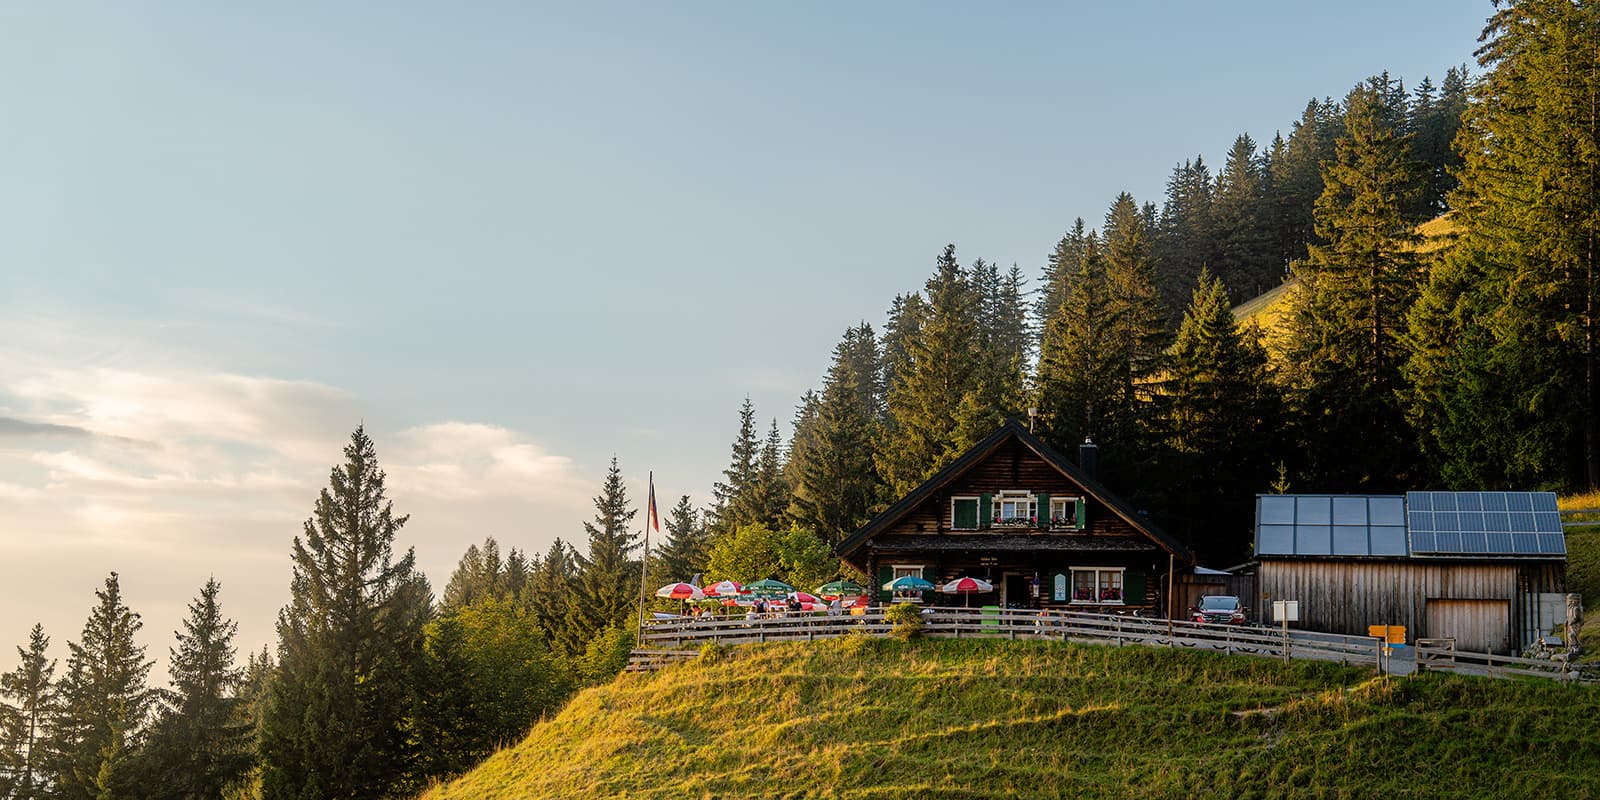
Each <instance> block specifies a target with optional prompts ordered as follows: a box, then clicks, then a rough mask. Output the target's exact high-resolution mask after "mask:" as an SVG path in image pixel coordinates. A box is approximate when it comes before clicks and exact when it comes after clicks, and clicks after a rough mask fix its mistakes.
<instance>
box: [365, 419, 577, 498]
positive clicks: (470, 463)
mask: <svg viewBox="0 0 1600 800" xmlns="http://www.w3.org/2000/svg"><path fill="white" fill-rule="evenodd" d="M395 439H396V444H397V446H396V448H395V450H394V453H395V455H394V458H393V460H392V461H391V462H390V463H393V464H394V466H391V467H388V468H387V470H388V472H389V474H390V475H391V476H393V478H394V484H395V486H397V487H399V486H404V487H405V488H406V489H408V490H410V491H417V492H422V493H425V494H428V495H431V496H433V497H440V498H447V499H468V498H482V497H491V496H516V495H521V496H527V497H542V498H547V499H551V500H556V501H558V502H563V503H565V502H569V501H570V498H571V497H572V496H573V493H574V492H577V493H578V494H577V496H578V497H579V498H583V497H585V494H584V492H586V491H587V490H588V489H589V484H588V483H586V482H584V481H581V480H579V479H578V478H577V477H576V475H575V474H574V469H573V463H572V459H570V458H567V457H565V456H559V455H554V454H551V453H549V452H547V451H546V450H545V449H544V448H543V447H540V446H539V445H537V444H535V443H533V442H531V441H529V440H527V439H526V438H525V437H524V436H523V435H522V434H519V433H517V432H516V431H513V430H510V429H508V428H502V427H499V426H495V425H484V424H479V423H470V422H441V423H436V424H432V425H423V426H419V427H415V428H410V429H408V430H404V431H401V432H400V433H399V434H398V435H397V436H396V437H395Z"/></svg>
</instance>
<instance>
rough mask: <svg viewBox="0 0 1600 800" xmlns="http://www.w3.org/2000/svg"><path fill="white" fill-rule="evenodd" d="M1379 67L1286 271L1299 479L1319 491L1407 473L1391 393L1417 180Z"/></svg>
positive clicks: (1411, 293)
mask: <svg viewBox="0 0 1600 800" xmlns="http://www.w3.org/2000/svg"><path fill="white" fill-rule="evenodd" d="M1384 80H1385V79H1384V78H1382V77H1381V76H1380V77H1379V78H1375V79H1373V80H1372V81H1369V82H1368V83H1367V84H1365V85H1362V86H1358V87H1356V88H1355V89H1354V90H1353V91H1352V92H1351V93H1350V95H1349V97H1348V98H1347V100H1346V107H1345V114H1344V121H1345V130H1346V134H1347V135H1346V137H1345V138H1343V139H1340V140H1339V142H1338V146H1337V150H1336V152H1337V158H1336V160H1335V161H1333V162H1330V163H1329V164H1328V165H1327V167H1326V169H1325V170H1324V172H1323V183H1324V189H1323V193H1322V196H1321V197H1319V198H1318V199H1317V206H1316V214H1317V217H1316V218H1317V230H1316V232H1317V236H1318V237H1319V238H1320V239H1321V240H1323V241H1325V242H1326V244H1316V245H1312V246H1311V248H1310V258H1309V259H1308V260H1307V261H1306V262H1304V264H1302V265H1301V266H1300V267H1299V268H1298V269H1297V274H1298V275H1299V277H1300V278H1301V280H1302V282H1303V286H1302V289H1303V291H1302V292H1301V293H1300V295H1299V296H1300V297H1301V298H1302V301H1301V303H1300V304H1299V306H1298V307H1297V308H1296V309H1295V312H1294V313H1295V319H1294V329H1293V333H1292V341H1291V343H1290V352H1289V359H1288V360H1289V362H1290V363H1291V364H1292V365H1293V366H1294V369H1293V370H1292V372H1291V378H1292V384H1293V389H1294V391H1293V394H1294V399H1295V403H1296V405H1295V407H1296V411H1297V417H1298V419H1299V421H1300V424H1301V426H1302V427H1301V430H1302V431H1303V432H1304V436H1305V441H1306V452H1307V453H1308V454H1309V455H1310V457H1311V459H1312V469H1311V475H1310V477H1311V478H1312V479H1313V480H1315V481H1318V482H1320V485H1321V486H1323V487H1324V488H1327V489H1329V490H1340V491H1348V490H1351V489H1356V488H1364V489H1374V490H1379V491H1388V490H1394V489H1398V488H1401V487H1402V486H1404V485H1406V483H1407V482H1408V481H1409V480H1411V479H1414V478H1415V477H1416V470H1417V468H1418V464H1419V460H1418V457H1417V454H1416V448H1415V447H1414V446H1413V442H1414V441H1415V437H1414V435H1413V434H1412V432H1411V430H1410V426H1409V425H1408V424H1407V423H1406V421H1405V413H1404V409H1403V408H1402V405H1401V401H1400V392H1401V390H1402V389H1403V387H1404V381H1403V380H1402V376H1401V372H1400V369H1401V366H1402V364H1403V363H1404V362H1405V358H1406V347H1405V343H1404V341H1403V339H1402V333H1403V332H1404V330H1405V319H1406V314H1407V312H1408V310H1409V309H1410V307H1411V304H1412V302H1413V301H1414V299H1415V298H1416V293H1417V289H1418V286H1419V283H1420V270H1419V267H1418V263H1417V259H1416V255H1415V245H1416V242H1417V234H1416V231H1415V228H1414V226H1415V224H1416V222H1417V219H1416V218H1415V217H1411V216H1408V215H1407V214H1406V209H1407V208H1408V207H1409V203H1410V199H1411V198H1412V197H1413V196H1414V195H1415V193H1416V192H1417V191H1418V189H1419V182H1418V172H1417V170H1416V167H1415V164H1414V162H1412V161H1411V158H1410V142H1409V140H1408V139H1407V138H1406V137H1405V136H1403V135H1402V133H1401V128H1400V124H1399V122H1400V120H1401V119H1402V116H1401V110H1400V109H1396V108H1393V107H1391V106H1389V105H1386V104H1385V103H1386V93H1387V89H1386V87H1385V85H1384V83H1383V81H1384Z"/></svg>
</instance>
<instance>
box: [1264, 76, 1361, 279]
mask: <svg viewBox="0 0 1600 800" xmlns="http://www.w3.org/2000/svg"><path fill="white" fill-rule="evenodd" d="M1342 124H1343V123H1342V121H1341V120H1340V115H1339V108H1338V106H1337V105H1336V104H1335V103H1333V102H1332V101H1331V100H1317V99H1316V98H1312V99H1311V100H1310V101H1308V102H1307V103H1306V107H1305V111H1304V112H1303V113H1302V114H1301V115H1300V119H1299V120H1298V121H1296V122H1295V123H1294V126H1293V127H1292V128H1291V129H1290V132H1289V138H1288V139H1286V140H1284V141H1283V145H1282V146H1281V147H1274V148H1273V149H1272V157H1271V159H1270V161H1269V163H1268V166H1267V179H1268V181H1269V182H1270V184H1271V186H1272V195H1271V197H1272V200H1271V202H1270V203H1268V206H1269V207H1268V209H1267V211H1268V214H1269V223H1270V224H1269V227H1268V230H1269V235H1268V239H1269V240H1270V241H1271V243H1272V244H1271V252H1272V254H1273V261H1274V263H1275V264H1276V265H1278V266H1279V267H1280V268H1283V269H1287V268H1288V266H1289V264H1291V263H1292V262H1295V261H1299V260H1301V259H1304V258H1305V257H1306V253H1307V251H1306V246H1307V245H1309V244H1311V243H1313V242H1316V241H1317V234H1316V219H1315V214H1314V213H1313V209H1314V208H1315V206H1316V202H1317V198H1319V197H1321V196H1322V165H1323V163H1324V162H1327V161H1330V160H1332V159H1333V157H1334V143H1335V142H1336V141H1337V140H1338V139H1339V136H1340V133H1341V126H1342Z"/></svg>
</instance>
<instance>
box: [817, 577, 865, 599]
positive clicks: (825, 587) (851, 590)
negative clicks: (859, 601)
mask: <svg viewBox="0 0 1600 800" xmlns="http://www.w3.org/2000/svg"><path fill="white" fill-rule="evenodd" d="M866 592H867V589H866V587H864V586H862V585H861V584H859V583H855V582H853V581H834V582H832V583H824V584H822V585H821V586H818V587H817V590H816V595H817V596H818V597H844V596H846V595H857V594H866Z"/></svg>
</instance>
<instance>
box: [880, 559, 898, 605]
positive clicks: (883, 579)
mask: <svg viewBox="0 0 1600 800" xmlns="http://www.w3.org/2000/svg"><path fill="white" fill-rule="evenodd" d="M892 580H894V567H878V600H879V602H883V603H887V602H890V601H891V600H894V592H891V591H889V590H888V589H885V588H883V585H884V584H886V583H888V582H889V581H892Z"/></svg>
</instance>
